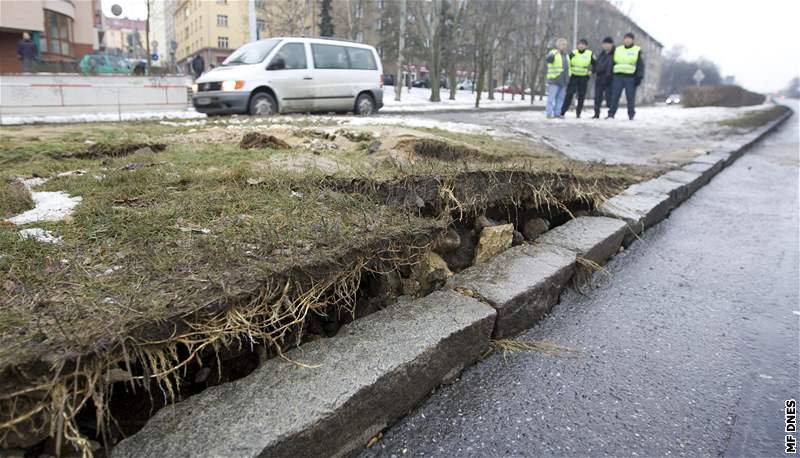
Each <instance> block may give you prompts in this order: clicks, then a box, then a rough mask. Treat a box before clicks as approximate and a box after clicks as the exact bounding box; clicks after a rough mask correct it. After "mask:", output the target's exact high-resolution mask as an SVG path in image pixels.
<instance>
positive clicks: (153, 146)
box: [58, 143, 167, 159]
mask: <svg viewBox="0 0 800 458" xmlns="http://www.w3.org/2000/svg"><path fill="white" fill-rule="evenodd" d="M165 149H167V145H166V144H165V143H124V144H122V145H110V144H108V143H95V144H93V145H89V147H88V148H86V149H85V150H83V151H81V152H77V153H66V154H63V155H61V156H59V157H58V158H59V159H66V158H74V159H99V158H104V157H121V156H128V155H131V154H133V153H136V152H138V151H140V150H150V151H149V152H154V153H160V152H162V151H164V150H165Z"/></svg>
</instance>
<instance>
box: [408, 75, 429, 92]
mask: <svg viewBox="0 0 800 458" xmlns="http://www.w3.org/2000/svg"><path fill="white" fill-rule="evenodd" d="M411 86H412V87H424V88H428V89H430V87H431V80H429V79H428V78H420V79H418V80H414V81H412V82H411Z"/></svg>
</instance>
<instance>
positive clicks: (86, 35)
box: [0, 0, 100, 73]
mask: <svg viewBox="0 0 800 458" xmlns="http://www.w3.org/2000/svg"><path fill="white" fill-rule="evenodd" d="M99 10H100V0H2V4H0V73H19V72H21V71H22V64H21V62H20V61H19V59H18V58H17V44H18V43H19V41H20V39H21V38H22V33H23V32H27V33H28V34H30V36H31V38H32V40H33V41H34V43H36V45H37V48H38V49H39V54H40V59H41V60H42V61H45V62H67V63H69V62H75V61H77V60H80V58H81V57H83V55H84V54H89V53H91V52H92V51H93V50H94V49H97V46H98V42H97V36H98V34H97V29H98V28H99V27H100V25H99V16H98V15H97V12H98V11H99Z"/></svg>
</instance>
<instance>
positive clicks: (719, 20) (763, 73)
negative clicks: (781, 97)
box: [618, 0, 800, 92]
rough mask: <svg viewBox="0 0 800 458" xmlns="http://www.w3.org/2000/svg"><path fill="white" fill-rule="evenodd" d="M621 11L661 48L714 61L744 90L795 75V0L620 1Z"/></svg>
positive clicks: (774, 85)
mask: <svg viewBox="0 0 800 458" xmlns="http://www.w3.org/2000/svg"><path fill="white" fill-rule="evenodd" d="M618 4H619V6H620V8H621V9H622V10H623V11H624V12H626V13H628V14H630V16H631V17H632V18H633V20H634V21H636V23H637V24H639V26H640V27H642V28H643V29H644V30H646V31H647V32H648V33H649V34H651V35H652V36H654V37H655V38H656V39H657V40H659V41H661V42H662V43H664V46H665V48H666V49H668V48H670V47H672V46H673V45H675V44H683V45H684V46H686V50H687V52H688V54H689V56H690V57H697V56H705V57H707V58H709V59H711V60H713V61H714V62H716V63H717V64H718V65H719V66H720V69H721V70H722V74H723V75H734V76H736V80H737V82H738V83H739V84H741V85H743V86H745V87H746V88H748V89H751V90H755V91H760V92H767V91H774V90H777V89H781V88H783V87H784V86H786V84H787V83H788V82H789V80H790V79H791V78H793V77H795V76H798V75H800V59H797V58H795V57H794V50H795V49H796V48H797V41H798V31H799V30H800V27H798V19H800V1H797V0H622V1H620V2H618Z"/></svg>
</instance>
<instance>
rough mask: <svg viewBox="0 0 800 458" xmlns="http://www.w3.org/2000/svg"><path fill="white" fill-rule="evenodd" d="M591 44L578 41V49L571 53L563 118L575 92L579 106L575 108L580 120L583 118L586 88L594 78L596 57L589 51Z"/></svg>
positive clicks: (582, 40) (584, 40) (562, 112)
mask: <svg viewBox="0 0 800 458" xmlns="http://www.w3.org/2000/svg"><path fill="white" fill-rule="evenodd" d="M588 47H589V42H588V41H586V39H584V38H581V39H580V40H578V48H577V49H575V50H574V51H572V52H571V53H569V73H570V76H569V85H568V86H567V96H566V98H565V99H564V104H563V105H562V106H561V117H562V118H563V117H564V115H565V114H567V110H569V107H570V105H572V97H573V96H574V95H575V91H577V92H578V106H577V107H576V108H575V114H576V115H577V117H578V118H580V117H581V111H583V101H584V99H586V86H587V85H588V84H589V78H591V77H592V64H593V63H594V56H592V50H591V49H587V48H588Z"/></svg>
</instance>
